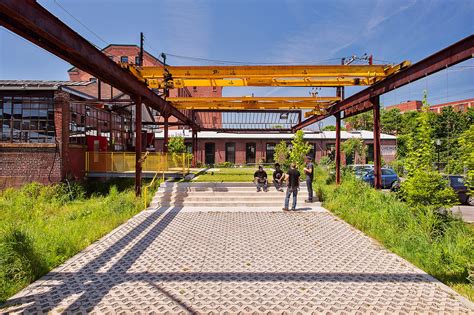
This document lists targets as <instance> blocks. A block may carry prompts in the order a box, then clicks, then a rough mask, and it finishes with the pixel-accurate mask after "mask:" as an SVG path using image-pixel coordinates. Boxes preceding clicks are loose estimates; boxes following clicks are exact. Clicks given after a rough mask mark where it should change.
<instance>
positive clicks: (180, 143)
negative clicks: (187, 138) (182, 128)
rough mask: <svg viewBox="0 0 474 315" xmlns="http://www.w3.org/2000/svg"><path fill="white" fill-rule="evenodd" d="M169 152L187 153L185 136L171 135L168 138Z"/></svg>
mask: <svg viewBox="0 0 474 315" xmlns="http://www.w3.org/2000/svg"><path fill="white" fill-rule="evenodd" d="M168 152H170V153H185V152H186V145H185V144H184V138H183V137H181V136H174V137H170V138H169V140H168Z"/></svg>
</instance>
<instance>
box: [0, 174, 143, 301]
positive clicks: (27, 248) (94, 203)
mask: <svg viewBox="0 0 474 315" xmlns="http://www.w3.org/2000/svg"><path fill="white" fill-rule="evenodd" d="M131 183H132V182H131V181H130V182H129V181H115V182H112V183H111V182H97V183H93V184H90V185H88V186H86V187H83V186H80V185H77V184H71V185H68V184H57V185H50V186H44V185H41V184H38V183H31V184H28V185H25V186H23V187H22V188H21V189H17V190H15V189H7V190H4V191H2V192H0V209H1V211H0V302H2V301H5V300H6V299H7V298H8V297H10V296H11V295H13V294H14V293H16V292H17V291H18V290H20V289H22V288H23V287H25V286H26V285H28V284H29V283H31V282H32V281H34V280H36V279H38V278H39V277H41V276H42V275H44V274H45V273H47V272H48V271H49V270H51V269H53V268H55V267H56V266H58V265H59V264H61V263H63V262H64V261H65V260H66V259H68V258H70V257H71V256H73V255H75V254H76V253H78V252H79V251H81V250H82V249H84V248H85V247H87V246H88V245H90V244H91V243H92V242H94V241H95V240H97V239H98V238H100V237H102V236H103V235H105V234H107V233H108V232H109V231H111V230H112V229H114V228H115V227H117V226H118V225H120V224H121V223H123V222H125V221H126V220H127V219H128V218H130V217H131V216H133V215H134V214H136V213H138V212H139V211H140V210H141V209H142V207H143V200H142V199H141V198H136V197H135V194H134V191H133V189H132V188H131ZM132 187H133V186H132ZM151 195H152V194H150V198H151Z"/></svg>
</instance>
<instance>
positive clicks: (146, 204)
mask: <svg viewBox="0 0 474 315" xmlns="http://www.w3.org/2000/svg"><path fill="white" fill-rule="evenodd" d="M158 174H159V172H156V173H155V176H153V179H152V180H151V182H150V183H149V184H148V185H146V186H145V188H143V202H144V204H145V208H146V207H148V202H147V196H148V189H149V188H151V187H152V186H153V185H154V184H155V181H156V178H157V177H158ZM163 174H164V173H163Z"/></svg>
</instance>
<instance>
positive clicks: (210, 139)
mask: <svg viewBox="0 0 474 315" xmlns="http://www.w3.org/2000/svg"><path fill="white" fill-rule="evenodd" d="M170 136H183V137H184V138H185V143H186V146H187V147H188V151H189V152H192V149H191V143H192V142H191V133H190V132H189V131H188V130H173V131H170ZM155 138H156V140H155V141H156V147H158V148H160V147H162V145H163V133H161V132H159V133H156V134H155ZM292 138H293V135H292V134H288V133H270V134H261V133H240V134H239V133H218V132H210V131H204V132H198V148H197V156H196V157H195V158H196V160H197V163H198V164H217V163H223V162H231V163H234V164H238V165H243V164H258V163H273V153H274V150H275V146H276V145H277V144H278V143H279V142H280V141H282V140H283V141H286V142H288V143H290V141H291V139H292ZM349 138H360V139H362V140H363V141H364V143H365V144H366V145H367V148H368V153H367V156H363V157H358V156H356V161H352V157H347V158H346V157H344V154H342V157H343V161H345V160H347V163H348V164H350V163H366V162H367V161H373V152H374V151H373V132H372V131H366V130H362V131H352V132H346V131H342V132H341V139H342V141H344V140H347V139H349ZM380 139H381V145H382V147H381V151H382V157H383V159H384V160H385V162H391V161H393V160H394V159H395V154H396V148H397V139H396V137H395V136H392V135H388V134H381V136H380ZM305 140H306V141H308V142H309V143H310V144H311V146H312V150H311V152H310V155H311V156H312V157H313V159H314V160H315V161H316V162H318V161H319V160H320V159H321V158H322V157H323V156H331V155H332V154H334V148H335V145H336V132H335V131H323V132H308V133H306V134H305Z"/></svg>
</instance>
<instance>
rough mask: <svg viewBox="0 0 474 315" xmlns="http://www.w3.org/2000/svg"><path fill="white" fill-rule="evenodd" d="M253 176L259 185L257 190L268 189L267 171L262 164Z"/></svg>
mask: <svg viewBox="0 0 474 315" xmlns="http://www.w3.org/2000/svg"><path fill="white" fill-rule="evenodd" d="M253 178H254V181H255V185H256V186H257V192H259V191H260V190H261V189H262V188H263V191H268V189H267V185H268V181H267V172H265V171H264V170H263V166H261V165H260V166H259V167H258V171H256V172H255V173H254V174H253Z"/></svg>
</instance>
